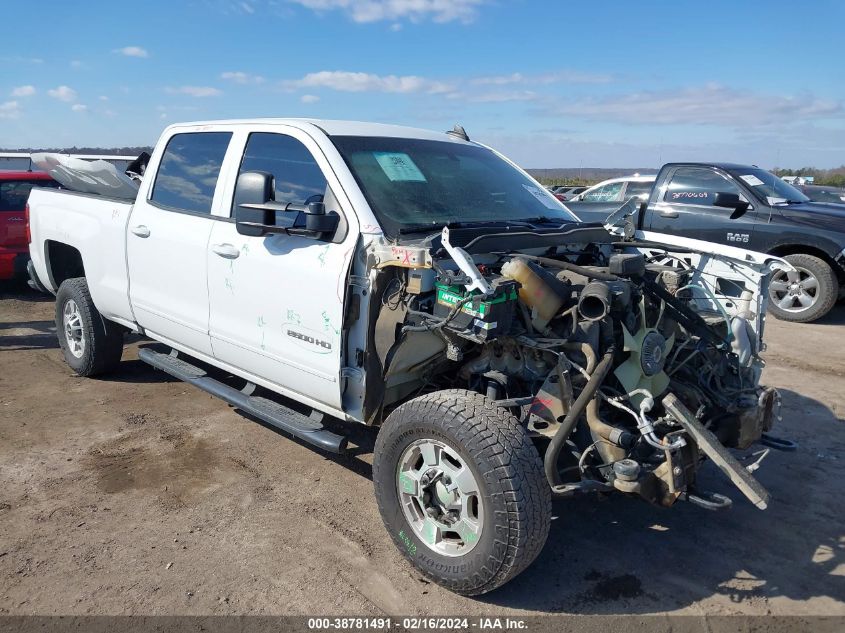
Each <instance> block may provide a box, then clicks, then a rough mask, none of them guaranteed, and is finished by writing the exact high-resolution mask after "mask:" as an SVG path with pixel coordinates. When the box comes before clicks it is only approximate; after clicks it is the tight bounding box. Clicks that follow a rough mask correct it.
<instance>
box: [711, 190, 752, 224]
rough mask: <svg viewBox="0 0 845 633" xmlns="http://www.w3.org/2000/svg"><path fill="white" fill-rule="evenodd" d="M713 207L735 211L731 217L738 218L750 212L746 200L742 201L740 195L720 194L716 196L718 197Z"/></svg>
mask: <svg viewBox="0 0 845 633" xmlns="http://www.w3.org/2000/svg"><path fill="white" fill-rule="evenodd" d="M713 206H714V207H723V208H725V209H733V210H734V214H733V215H732V216H731V217H732V218H734V217H737V218H738V217H739V216H741V215H742V214H743V213H745V212H746V211H747V210H748V207H749V206H750V205H749V204H748V203H747V202H746V201H745V200H740V197H739V195H738V194H735V193H725V192H720V193H717V194H716V197H715V199H714V200H713Z"/></svg>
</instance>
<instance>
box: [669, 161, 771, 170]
mask: <svg viewBox="0 0 845 633" xmlns="http://www.w3.org/2000/svg"><path fill="white" fill-rule="evenodd" d="M679 166H684V167H711V168H712V167H716V168H717V169H722V170H724V171H741V170H744V169H758V168H757V166H756V165H743V164H742V163H705V162H696V161H681V162H677V163H666V164H665V165H663V168H662V169H667V168H669V167H679Z"/></svg>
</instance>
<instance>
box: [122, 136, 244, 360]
mask: <svg viewBox="0 0 845 633" xmlns="http://www.w3.org/2000/svg"><path fill="white" fill-rule="evenodd" d="M231 137H232V133H231V132H186V133H181V134H175V135H173V136H171V137H170V139H169V140H168V142H167V146H166V148H165V150H164V153H163V154H162V157H161V161H160V163H159V165H158V166H155V165H150V166H149V168H148V172H147V173H148V174H155V179H154V181H153V182H152V183H151V185H149V186H148V187H147V188H146V190H145V191H146V193H144V190H142V191H141V192H139V196H138V200H137V202H136V203H135V205H134V207H133V209H132V214H131V215H130V217H129V227H128V232H127V236H126V252H127V259H128V264H129V299H130V301H131V303H132V310H133V312H134V314H135V320H136V321H137V322H138V324H139V325H141V326H142V327H143V328H144V329H145V330H147V331H148V332H149V333H150V335H152V336H153V337H154V338H157V339H161V340H164V341H165V342H168V343H172V344H174V346H175V347H177V348H187V350H189V351H194V352H198V353H200V354H205V355H207V356H210V355H211V339H210V338H209V335H208V283H207V266H208V241H209V237H210V236H211V229H212V226H213V225H214V224H215V222H216V221H215V219H214V217H213V216H212V210H213V208H214V207H215V203H217V204H219V200H220V195H221V194H220V193H219V191H218V190H219V189H220V188H219V187H218V186H217V183H218V176H219V174H220V168H221V165H222V163H223V158H224V156H225V154H226V149H227V147H228V145H229V142H230V140H231ZM145 184H146V183H145Z"/></svg>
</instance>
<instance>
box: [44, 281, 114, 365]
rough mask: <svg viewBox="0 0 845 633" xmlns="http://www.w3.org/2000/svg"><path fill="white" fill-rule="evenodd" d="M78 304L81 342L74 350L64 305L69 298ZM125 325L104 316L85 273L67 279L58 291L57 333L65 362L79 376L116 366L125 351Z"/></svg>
mask: <svg viewBox="0 0 845 633" xmlns="http://www.w3.org/2000/svg"><path fill="white" fill-rule="evenodd" d="M71 301H72V302H73V303H74V304H75V305H76V306H77V308H78V314H79V317H80V319H79V320H80V321H81V328H79V329H77V330H76V331H78V332H80V333H81V340H82V345H81V346H80V347H77V348H75V349H76V350H77V351H76V353H75V352H74V351H72V349H71V347H72V345H73V344H72V343H71V341H70V340H69V335H68V334H67V331H66V327H65V326H66V323H65V309H66V307H67V306H68V303H69V302H71ZM123 332H124V329H123V328H122V327H121V326H119V325H118V324H116V323H113V322H111V321H109V320H108V319H105V318H103V316H102V315H101V314H100V312H99V311H98V310H97V308H96V307H95V306H94V302H93V301H92V300H91V293H90V292H89V291H88V283H87V282H86V281H85V278H84V277H76V278H74V279H65V280H64V281H63V282H62V285H61V286H59V291H58V292H57V293H56V335H57V336H58V339H59V346H60V347H61V348H62V353H63V354H64V357H65V362H66V363H67V364H68V365H70V367H71V369H73V371H75V372H76V373H77V374H79V375H80V376H98V375H100V374H105V373H108V372H109V371H111V370H112V369H114V368H115V367H116V366H117V364H118V363H119V362H120V357H121V356H122V354H123Z"/></svg>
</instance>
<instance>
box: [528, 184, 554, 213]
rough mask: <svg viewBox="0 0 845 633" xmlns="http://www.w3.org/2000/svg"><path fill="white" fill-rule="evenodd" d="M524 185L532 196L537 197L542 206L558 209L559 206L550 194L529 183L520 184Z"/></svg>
mask: <svg viewBox="0 0 845 633" xmlns="http://www.w3.org/2000/svg"><path fill="white" fill-rule="evenodd" d="M522 186H523V187H525V190H526V191H527V192H528V193H530V194H531V195H532V196H534V197H535V198H537V200H539V201H540V202H542V203H543V206H544V207H546V208H547V209H555V210H560V206H559V205H558V204H557V202H555V199H554V198H552V197H551V196H550V195H547V194H545V193H543V192H542V191H540V189H538V188H537V187H532V186H531V185H522Z"/></svg>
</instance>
